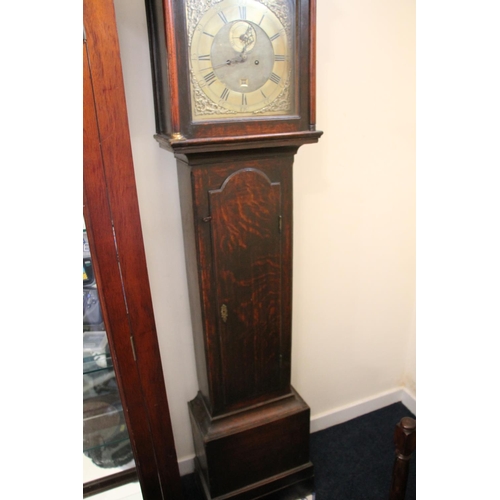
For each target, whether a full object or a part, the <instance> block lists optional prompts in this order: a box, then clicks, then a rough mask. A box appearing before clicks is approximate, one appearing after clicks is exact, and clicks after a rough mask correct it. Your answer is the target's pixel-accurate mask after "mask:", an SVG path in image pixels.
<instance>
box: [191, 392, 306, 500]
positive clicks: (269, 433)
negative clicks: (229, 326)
mask: <svg viewBox="0 0 500 500" xmlns="http://www.w3.org/2000/svg"><path fill="white" fill-rule="evenodd" d="M189 412H190V417H191V426H192V430H193V436H194V444H195V449H196V461H195V462H196V474H197V476H198V480H199V482H200V483H201V485H202V489H203V491H204V494H205V497H206V498H207V500H225V499H231V500H236V499H238V500H251V499H256V498H266V499H269V500H271V499H272V500H295V499H297V498H301V497H305V496H306V495H308V494H310V493H312V492H313V488H314V484H313V482H314V469H313V465H312V463H311V462H310V461H309V419H310V410H309V407H308V406H307V404H306V403H305V402H304V401H303V400H302V399H301V398H300V396H299V395H298V394H297V393H296V392H295V391H294V390H293V389H292V392H291V393H290V394H289V395H288V396H287V397H284V398H280V399H279V400H276V401H271V402H269V403H266V404H264V405H261V406H258V407H254V408H249V409H246V410H242V411H239V412H238V413H235V414H230V415H225V416H221V417H214V418H212V417H211V416H210V414H209V412H208V410H207V409H206V406H205V404H204V402H203V398H202V396H201V394H198V396H197V397H196V398H195V399H194V400H193V401H191V402H190V403H189Z"/></svg>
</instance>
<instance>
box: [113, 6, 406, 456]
mask: <svg viewBox="0 0 500 500" xmlns="http://www.w3.org/2000/svg"><path fill="white" fill-rule="evenodd" d="M115 7H116V11H117V23H118V29H119V35H120V44H121V56H122V64H123V71H124V79H125V89H126V95H127V106H128V112H129V122H130V123H129V124H130V132H131V139H132V148H133V155H134V163H135V170H136V178H137V189H138V195H139V204H140V210H141V219H142V223H143V233H144V243H145V248H146V256H147V262H148V269H149V275H150V282H151V291H152V295H153V304H154V308H155V317H156V324H157V329H158V335H159V342H160V349H161V354H162V359H163V367H164V371H165V381H166V385H167V392H168V399H169V404H170V412H171V417H172V423H173V428H174V435H175V440H176V445H177V454H178V457H179V459H183V458H185V457H188V456H190V455H192V453H193V446H192V442H191V430H190V427H189V418H188V412H187V401H189V400H190V399H192V398H193V397H194V396H195V395H196V392H197V382H196V372H195V364H194V354H193V342H192V337H191V324H190V315H189V305H188V294H187V284H186V273H185V269H184V254H183V242H182V230H181V218H180V208H179V196H178V192H177V176H176V169H175V162H174V159H173V155H172V154H171V153H168V152H167V151H164V150H161V149H160V148H159V146H158V145H157V143H156V141H155V140H154V139H153V134H154V133H155V129H154V111H153V97H152V84H151V73H150V64H149V48H148V37H147V29H146V20H145V12H144V5H143V2H140V1H136V0H115ZM317 46H318V50H317V60H318V83H317V92H318V95H317V101H318V116H317V123H318V129H320V130H323V131H324V136H323V137H322V139H320V142H319V143H318V144H316V145H309V146H304V147H303V148H301V150H300V151H299V153H298V155H297V157H296V163H295V170H294V181H295V188H294V203H295V205H294V207H295V208H294V217H295V225H294V294H293V306H294V312H293V365H292V366H293V368H292V383H293V384H294V386H295V387H296V389H297V390H298V391H299V393H300V394H301V395H302V397H303V398H304V399H305V400H306V401H307V402H308V404H309V405H310V407H311V412H312V417H313V418H314V417H315V416H317V415H320V414H324V413H325V412H326V413H328V412H332V411H335V410H336V409H338V408H340V407H344V406H346V405H351V404H356V402H358V401H360V400H365V399H367V398H371V397H374V396H376V395H377V394H379V393H384V392H386V391H391V390H393V389H395V388H398V387H401V386H403V385H404V386H406V387H408V389H409V390H410V391H411V392H413V393H414V391H415V0H371V1H370V0H318V38H317Z"/></svg>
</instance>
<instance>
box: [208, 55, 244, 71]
mask: <svg viewBox="0 0 500 500" xmlns="http://www.w3.org/2000/svg"><path fill="white" fill-rule="evenodd" d="M246 60H247V55H246V54H244V51H243V52H242V53H241V54H240V55H239V56H238V57H235V58H233V59H228V60H227V61H226V62H225V63H222V64H217V66H212V69H218V68H223V67H224V66H231V64H235V63H242V62H245V61H246ZM207 69H208V68H207Z"/></svg>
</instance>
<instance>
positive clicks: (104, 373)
mask: <svg viewBox="0 0 500 500" xmlns="http://www.w3.org/2000/svg"><path fill="white" fill-rule="evenodd" d="M83 455H84V456H83V482H84V483H86V482H89V481H93V480H96V479H101V478H103V477H105V476H110V475H112V474H115V473H117V472H121V471H123V470H126V469H129V468H131V467H134V458H133V455H132V447H131V445H130V440H129V436H128V431H127V426H126V423H125V418H124V415H123V408H122V404H121V401H120V395H119V393H118V385H117V382H116V376H115V371H114V369H113V361H112V359H111V355H110V351H109V345H108V338H107V335H106V330H105V326H104V318H103V315H102V309H101V303H100V300H99V293H98V290H97V285H96V282H95V276H94V268H93V265H92V256H91V255H90V248H89V243H88V238H87V232H86V231H85V229H84V230H83Z"/></svg>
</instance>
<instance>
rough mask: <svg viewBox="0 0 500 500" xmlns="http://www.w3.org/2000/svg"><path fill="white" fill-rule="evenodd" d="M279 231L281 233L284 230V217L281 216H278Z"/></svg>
mask: <svg viewBox="0 0 500 500" xmlns="http://www.w3.org/2000/svg"><path fill="white" fill-rule="evenodd" d="M278 229H279V232H280V233H281V231H282V230H283V216H281V215H279V216H278Z"/></svg>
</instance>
